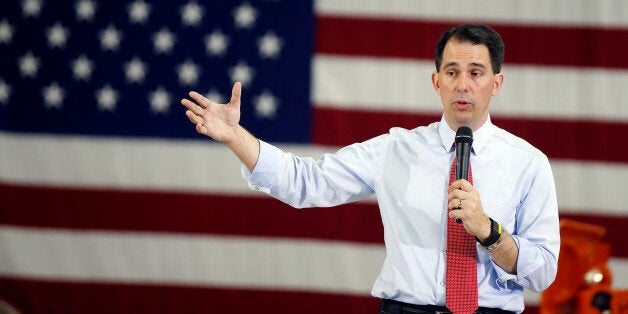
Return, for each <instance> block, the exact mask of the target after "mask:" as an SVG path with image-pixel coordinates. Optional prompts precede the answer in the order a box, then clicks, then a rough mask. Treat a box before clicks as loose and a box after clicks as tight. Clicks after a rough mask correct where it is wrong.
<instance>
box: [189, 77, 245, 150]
mask: <svg viewBox="0 0 628 314" xmlns="http://www.w3.org/2000/svg"><path fill="white" fill-rule="evenodd" d="M241 93H242V84H241V83H240V82H236V83H235V84H233V89H232V90H231V100H230V101H229V103H228V104H218V103H215V102H213V101H211V100H209V99H207V98H205V97H204V96H203V95H201V94H199V93H197V92H194V91H192V92H190V94H189V96H190V98H192V100H189V99H186V98H184V99H181V104H182V105H183V106H185V107H186V108H187V109H188V110H187V111H186V112H185V115H186V116H187V117H188V119H190V122H192V123H193V124H195V125H196V132H198V133H200V134H204V135H207V136H209V137H211V138H213V139H214V140H217V141H220V142H225V143H229V142H230V141H233V140H234V139H235V137H236V130H237V127H238V126H239V122H240V95H241Z"/></svg>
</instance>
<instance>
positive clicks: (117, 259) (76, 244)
mask: <svg viewBox="0 0 628 314" xmlns="http://www.w3.org/2000/svg"><path fill="white" fill-rule="evenodd" d="M0 239H2V241H0V257H1V258H0V274H3V275H7V276H11V277H35V278H42V279H61V280H63V279H66V280H76V281H99V282H130V283H163V284H180V285H195V286H214V287H216V286H218V287H234V288H238V287H239V288H247V289H250V288H266V289H273V290H298V291H318V292H328V293H333V292H337V293H344V294H354V295H369V293H370V291H371V287H372V285H373V282H374V281H375V278H376V277H377V275H378V274H379V271H380V268H381V266H382V263H383V261H384V256H385V250H384V247H383V245H374V244H358V243H344V242H333V241H314V240H308V241H306V240H289V239H277V238H272V239H270V238H268V239H267V238H251V237H248V238H247V237H224V236H192V235H181V234H161V233H131V232H115V233H114V232H93V231H90V232H80V231H79V232H77V231H62V230H46V229H29V228H16V227H0ZM86 257H89V258H86Z"/></svg>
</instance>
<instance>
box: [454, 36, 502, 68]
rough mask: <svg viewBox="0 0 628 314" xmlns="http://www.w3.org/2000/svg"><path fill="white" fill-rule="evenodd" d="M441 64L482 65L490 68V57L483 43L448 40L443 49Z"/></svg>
mask: <svg viewBox="0 0 628 314" xmlns="http://www.w3.org/2000/svg"><path fill="white" fill-rule="evenodd" d="M442 64H443V66H444V67H447V66H451V65H457V66H471V65H473V66H477V65H483V66H484V67H486V68H487V69H491V58H490V54H489V52H488V48H487V47H486V46H485V45H474V44H473V43H470V42H460V41H457V40H450V41H448V42H447V44H446V45H445V49H444V50H443V62H442Z"/></svg>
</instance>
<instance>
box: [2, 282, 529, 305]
mask: <svg viewBox="0 0 628 314" xmlns="http://www.w3.org/2000/svg"><path fill="white" fill-rule="evenodd" d="M2 298H5V299H6V300H7V301H8V302H9V303H10V304H11V305H13V306H14V307H16V308H17V309H18V310H20V311H21V313H30V314H38V313H41V314H55V313H60V314H61V313H62V314H71V313H77V314H79V313H80V314H84V313H90V314H101V313H102V314H109V313H188V314H190V313H203V314H205V313H258V314H265V313H268V314H271V313H272V314H277V313H301V314H306V313H312V314H319V313H329V314H333V313H338V314H341V313H376V312H377V308H378V306H379V303H380V299H378V298H375V297H368V296H363V297H362V296H349V295H340V294H324V293H315V292H293V291H271V290H238V289H227V288H215V287H191V286H174V285H172V286H170V285H160V284H157V283H147V284H125V283H87V282H72V281H52V280H35V279H30V280H29V279H16V278H1V277H0V299H2ZM526 313H527V312H526Z"/></svg>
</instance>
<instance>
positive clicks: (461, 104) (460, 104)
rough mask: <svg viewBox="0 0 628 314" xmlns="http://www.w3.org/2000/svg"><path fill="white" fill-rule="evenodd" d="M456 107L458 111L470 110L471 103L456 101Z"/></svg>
mask: <svg viewBox="0 0 628 314" xmlns="http://www.w3.org/2000/svg"><path fill="white" fill-rule="evenodd" d="M454 105H455V106H456V107H457V108H458V109H466V108H469V107H470V106H471V102H468V101H466V100H456V101H455V102H454Z"/></svg>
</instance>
